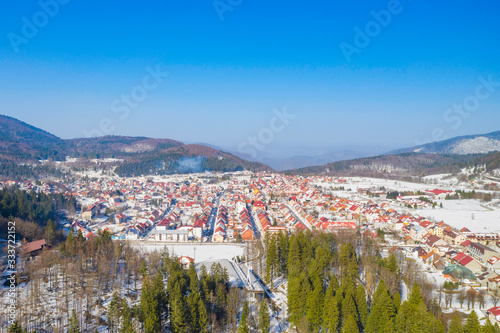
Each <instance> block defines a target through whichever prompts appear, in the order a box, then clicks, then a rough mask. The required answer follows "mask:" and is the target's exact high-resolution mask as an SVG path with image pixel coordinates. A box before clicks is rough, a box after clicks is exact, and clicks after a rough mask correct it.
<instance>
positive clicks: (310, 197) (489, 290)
mask: <svg viewBox="0 0 500 333" xmlns="http://www.w3.org/2000/svg"><path fill="white" fill-rule="evenodd" d="M487 181H488V188H493V190H490V191H485V190H484V182H482V181H477V180H476V182H474V181H466V182H462V181H459V180H458V179H455V180H453V179H452V180H451V181H450V177H446V175H443V176H442V177H441V178H436V177H433V178H429V179H427V181H425V182H423V183H422V182H421V183H411V182H403V181H394V180H388V179H375V178H362V177H330V176H310V177H304V176H293V175H284V174H278V173H269V172H262V173H252V172H249V171H241V172H234V173H219V174H217V173H210V172H204V173H198V174H184V175H171V176H150V177H137V178H120V177H117V176H113V175H109V174H104V173H95V172H94V173H92V172H89V173H82V174H79V177H75V180H74V181H73V182H70V183H68V182H65V181H64V180H58V179H51V180H50V181H44V182H38V181H37V182H36V183H33V182H29V181H24V182H16V181H4V182H2V183H1V184H0V185H1V187H2V188H12V187H16V188H19V189H21V190H22V191H26V192H30V191H34V192H35V193H40V192H41V193H45V194H57V195H63V196H65V197H72V198H74V199H76V202H77V207H78V209H77V210H76V211H75V212H65V219H64V220H63V221H62V222H61V225H60V227H61V229H62V230H63V232H64V235H65V236H68V235H69V234H73V235H78V237H82V238H83V239H85V240H87V241H89V240H92V239H93V238H97V237H98V235H100V234H102V233H104V232H105V233H107V234H109V235H110V237H111V240H112V241H113V242H126V243H128V244H131V246H133V247H134V248H136V249H139V250H140V251H143V252H145V253H152V252H161V251H165V250H166V251H168V252H169V253H170V255H173V256H176V257H178V258H179V260H180V262H181V263H183V265H184V266H185V267H186V268H187V267H189V264H190V263H194V264H195V265H196V267H197V270H198V271H199V269H200V268H201V266H203V265H205V266H207V267H211V266H212V265H213V264H214V263H218V264H220V265H222V266H223V267H225V269H226V271H227V272H228V274H229V277H230V280H231V284H232V285H233V286H236V287H238V288H240V289H242V290H244V291H245V292H246V293H248V294H249V295H254V297H257V298H254V299H260V298H262V297H265V298H268V299H269V300H270V302H271V304H272V306H273V308H274V309H275V311H274V313H273V314H272V322H271V323H272V327H273V330H276V331H282V330H286V329H288V328H289V325H290V323H288V322H287V321H286V315H287V301H286V300H287V296H288V295H287V280H286V279H274V280H273V279H272V277H271V279H269V277H267V278H266V272H265V268H263V264H262V260H263V259H262V253H261V252H267V250H268V249H267V248H266V246H267V245H266V242H267V240H268V239H269V238H275V237H278V236H279V235H291V234H296V233H303V232H310V233H332V234H337V235H338V234H342V233H349V234H353V235H357V236H356V237H362V238H367V239H373V240H374V241H375V242H377V244H379V246H380V255H381V256H382V258H387V257H388V256H390V255H394V254H395V255H396V257H397V258H398V259H399V262H400V264H401V265H413V266H414V268H415V269H416V270H418V271H421V272H424V274H425V278H426V279H427V280H428V281H429V282H430V283H431V285H432V286H433V291H432V292H431V293H432V295H433V297H434V298H435V299H437V300H438V302H439V305H440V306H441V307H442V308H443V311H444V312H449V313H452V312H453V311H465V312H467V313H468V312H470V311H471V309H475V310H476V311H478V312H479V313H481V315H479V317H480V318H483V320H485V318H489V320H491V322H492V323H498V322H499V321H500V307H499V306H498V305H500V304H498V302H499V300H500V288H499V287H500V285H499V284H500V238H499V235H498V232H500V223H498V221H499V220H500V208H499V207H498V204H499V203H500V200H499V198H498V194H497V193H498V192H497V191H496V190H495V187H498V185H497V184H496V183H493V182H491V181H489V180H487ZM481 184H482V185H481ZM473 191H474V193H476V192H477V193H479V194H481V193H482V195H483V196H482V198H483V199H481V200H478V199H472V198H471V199H468V198H469V197H471V196H470V193H473ZM484 194H487V196H488V197H487V198H486V199H484ZM463 207H465V210H462V209H463ZM457 212H458V214H461V215H464V216H466V220H468V221H469V222H465V221H464V219H458V220H457V219H455V218H454V214H455V213H457ZM197 250H198V251H197ZM44 251H50V246H49V244H47V243H46V241H45V240H44V239H42V240H38V241H34V242H31V243H30V242H26V241H24V242H23V244H22V252H23V257H24V258H27V259H26V260H28V262H36V261H37V257H38V256H40V255H41V254H42V253H43V252H44ZM250 257H252V258H258V257H261V259H260V262H259V259H256V260H250ZM264 260H265V259H264ZM7 276H8V270H7V269H6V270H5V272H4V274H3V276H2V278H6V277H7ZM4 282H5V280H4ZM29 284H30V283H28V284H27V285H24V286H23V285H21V286H20V290H21V291H20V292H21V293H22V292H23V288H24V289H26V288H29V287H28V286H29ZM450 284H453V285H455V286H456V288H455V292H453V293H447V290H446V289H445V287H446V286H448V285H450ZM405 288H409V287H405ZM24 292H27V290H25V291H24ZM402 295H404V292H403V291H402ZM450 295H451V296H450ZM450 297H451V298H450ZM445 298H446V304H443V302H444V299H445ZM448 298H450V299H448ZM5 300H6V298H2V302H5ZM464 300H467V301H468V302H469V304H468V306H467V310H465V309H463V307H462V306H463V302H464ZM4 305H5V304H4ZM3 308H4V309H6V307H3ZM0 316H3V318H6V316H7V313H6V312H3V313H0ZM5 322H6V321H5ZM2 329H4V328H2Z"/></svg>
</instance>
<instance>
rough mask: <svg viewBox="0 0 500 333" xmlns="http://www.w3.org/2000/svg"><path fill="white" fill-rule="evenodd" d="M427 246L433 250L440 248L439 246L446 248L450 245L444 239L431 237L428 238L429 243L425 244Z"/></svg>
mask: <svg viewBox="0 0 500 333" xmlns="http://www.w3.org/2000/svg"><path fill="white" fill-rule="evenodd" d="M425 244H426V245H427V246H428V247H430V248H431V249H432V248H434V247H438V246H446V245H448V243H447V242H445V241H444V240H443V239H441V238H439V237H438V236H436V235H430V236H429V237H428V238H427V241H426V242H425Z"/></svg>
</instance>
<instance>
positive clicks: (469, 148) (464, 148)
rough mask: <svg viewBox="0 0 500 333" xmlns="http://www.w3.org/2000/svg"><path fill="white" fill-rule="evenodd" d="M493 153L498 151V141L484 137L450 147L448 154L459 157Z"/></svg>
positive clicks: (499, 143)
mask: <svg viewBox="0 0 500 333" xmlns="http://www.w3.org/2000/svg"><path fill="white" fill-rule="evenodd" d="M493 151H500V140H495V139H489V138H486V137H484V136H480V137H477V138H474V139H465V140H462V141H461V142H459V143H457V144H455V145H453V146H452V147H450V153H452V154H459V155H466V154H487V153H490V152H493Z"/></svg>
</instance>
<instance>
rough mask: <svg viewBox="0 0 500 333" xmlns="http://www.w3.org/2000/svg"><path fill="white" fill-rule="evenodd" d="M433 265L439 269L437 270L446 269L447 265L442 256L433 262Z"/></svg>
mask: <svg viewBox="0 0 500 333" xmlns="http://www.w3.org/2000/svg"><path fill="white" fill-rule="evenodd" d="M432 266H434V268H435V269H436V270H437V271H444V270H445V269H446V266H445V264H444V263H443V261H442V260H441V258H439V259H436V260H434V261H433V262H432Z"/></svg>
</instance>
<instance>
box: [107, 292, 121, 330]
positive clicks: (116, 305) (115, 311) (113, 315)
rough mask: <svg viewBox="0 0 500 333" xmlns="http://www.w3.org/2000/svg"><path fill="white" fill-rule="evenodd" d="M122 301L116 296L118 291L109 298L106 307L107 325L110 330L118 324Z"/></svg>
mask: <svg viewBox="0 0 500 333" xmlns="http://www.w3.org/2000/svg"><path fill="white" fill-rule="evenodd" d="M122 303H123V302H122V300H121V299H120V297H119V296H118V293H116V292H115V293H113V297H112V298H111V301H110V303H109V307H108V326H109V328H110V331H111V332H113V330H114V328H115V327H117V326H118V323H119V321H120V317H121V305H122Z"/></svg>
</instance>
